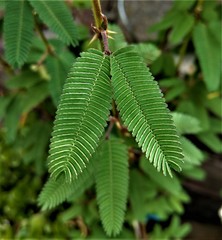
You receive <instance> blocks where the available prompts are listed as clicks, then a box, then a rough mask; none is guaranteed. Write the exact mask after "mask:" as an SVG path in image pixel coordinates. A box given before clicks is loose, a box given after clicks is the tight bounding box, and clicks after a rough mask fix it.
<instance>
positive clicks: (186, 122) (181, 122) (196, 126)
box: [172, 112, 201, 134]
mask: <svg viewBox="0 0 222 240" xmlns="http://www.w3.org/2000/svg"><path fill="white" fill-rule="evenodd" d="M172 115H173V120H174V123H175V125H176V128H177V131H178V132H179V133H180V134H190V133H198V132H200V131H201V127H200V122H199V121H198V119H197V118H195V117H193V116H190V115H187V114H184V113H180V112H173V113H172Z"/></svg>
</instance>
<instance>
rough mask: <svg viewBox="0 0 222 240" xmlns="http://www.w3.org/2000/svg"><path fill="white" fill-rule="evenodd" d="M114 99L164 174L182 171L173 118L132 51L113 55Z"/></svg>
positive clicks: (128, 125)
mask: <svg viewBox="0 0 222 240" xmlns="http://www.w3.org/2000/svg"><path fill="white" fill-rule="evenodd" d="M111 75H112V81H111V83H112V86H113V90H114V98H115V101H116V103H117V108H118V110H119V111H120V116H121V118H122V120H123V122H124V124H125V125H126V126H127V128H128V130H129V131H132V134H133V136H135V137H136V141H137V142H138V144H139V147H142V151H143V152H145V153H146V157H147V158H149V160H150V162H151V163H153V165H154V166H155V167H156V168H157V169H158V171H160V170H162V171H163V173H164V174H167V173H169V174H170V175H171V170H170V167H169V165H170V166H172V167H173V168H175V169H177V170H178V169H179V170H180V165H179V164H180V163H181V162H182V158H183V156H182V149H181V143H180V141H179V136H178V134H177V132H176V127H175V125H174V123H173V120H172V116H171V114H170V112H169V110H168V109H167V107H166V104H165V102H164V99H163V98H162V94H161V92H160V89H159V87H158V85H157V83H156V82H155V81H154V79H153V77H152V76H151V73H150V72H149V70H148V68H147V67H146V65H145V64H144V62H143V61H142V59H141V57H140V56H139V55H138V54H137V53H136V52H133V51H131V49H130V48H127V47H126V48H122V49H120V50H118V51H116V52H115V53H114V54H112V56H111Z"/></svg>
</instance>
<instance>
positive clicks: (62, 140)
mask: <svg viewBox="0 0 222 240" xmlns="http://www.w3.org/2000/svg"><path fill="white" fill-rule="evenodd" d="M109 72H110V66H109V57H107V56H105V55H103V54H102V53H101V52H100V51H98V50H92V49H91V50H90V52H85V53H82V54H81V57H80V58H78V59H77V61H76V62H75V63H74V64H73V66H72V68H71V70H70V72H69V74H68V78H67V80H66V83H65V85H64V89H63V93H62V96H61V99H60V103H59V106H58V110H57V116H56V120H55V123H54V131H53V134H52V140H51V145H50V156H49V172H50V173H51V176H52V177H57V176H59V175H60V174H61V173H65V176H66V179H67V180H68V181H72V180H74V179H75V178H76V177H78V175H79V174H80V173H81V172H82V170H83V169H84V168H85V167H86V164H87V162H88V161H89V160H90V158H91V156H92V154H93V153H94V152H95V150H96V148H97V146H98V143H99V140H100V137H101V136H102V134H103V131H104V127H105V125H106V121H107V119H108V115H109V110H110V108H111V97H112V93H111V87H110V77H109Z"/></svg>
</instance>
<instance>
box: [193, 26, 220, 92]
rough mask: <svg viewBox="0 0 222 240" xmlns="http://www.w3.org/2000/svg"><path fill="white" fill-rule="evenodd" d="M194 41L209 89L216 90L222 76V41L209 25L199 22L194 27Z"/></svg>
mask: <svg viewBox="0 0 222 240" xmlns="http://www.w3.org/2000/svg"><path fill="white" fill-rule="evenodd" d="M218 30H219V29H218ZM193 43H194V46H195V51H196V54H197V56H198V60H199V63H200V67H201V70H202V73H203V79H204V82H205V84H206V86H207V89H208V90H209V91H216V90H217V89H218V87H219V84H220V77H221V66H220V64H221V61H220V51H219V49H221V46H220V42H218V41H217V39H215V37H214V35H212V34H211V31H209V28H208V26H206V25H205V24H203V23H200V22H199V23H198V24H196V25H195V27H194V31H193Z"/></svg>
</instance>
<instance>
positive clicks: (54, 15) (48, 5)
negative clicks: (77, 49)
mask: <svg viewBox="0 0 222 240" xmlns="http://www.w3.org/2000/svg"><path fill="white" fill-rule="evenodd" d="M29 2H30V3H31V5H32V6H33V7H34V9H35V10H36V12H37V13H38V14H39V16H40V18H41V19H42V21H43V22H45V23H46V24H47V25H48V26H49V27H50V28H51V29H52V31H54V32H55V33H56V34H58V36H59V38H60V39H61V40H62V41H63V42H64V43H65V44H72V45H73V46H76V45H77V44H78V40H77V29H76V26H75V24H74V22H73V18H72V15H71V13H70V11H69V9H68V8H67V6H66V4H65V2H63V1H53V0H47V1H45V0H38V1H36V0H29Z"/></svg>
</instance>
